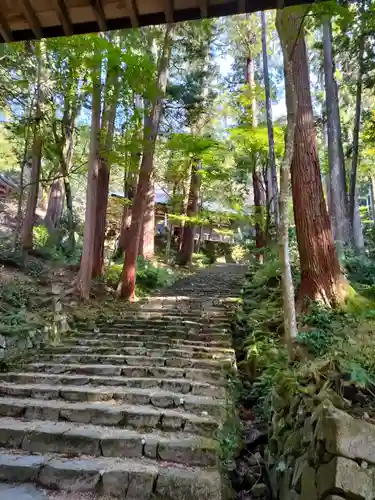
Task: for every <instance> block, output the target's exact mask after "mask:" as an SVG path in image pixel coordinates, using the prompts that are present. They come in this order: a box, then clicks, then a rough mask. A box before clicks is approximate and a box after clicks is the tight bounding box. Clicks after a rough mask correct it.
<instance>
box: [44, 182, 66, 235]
mask: <svg viewBox="0 0 375 500" xmlns="http://www.w3.org/2000/svg"><path fill="white" fill-rule="evenodd" d="M63 208H64V184H63V180H62V179H56V180H55V181H54V183H53V184H52V186H51V188H50V192H49V197H48V205H47V211H46V216H45V217H44V225H45V226H46V227H47V229H48V231H49V232H50V233H53V232H54V231H55V229H56V227H57V226H58V223H59V221H60V219H61V215H62V212H63Z"/></svg>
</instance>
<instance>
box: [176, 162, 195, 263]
mask: <svg viewBox="0 0 375 500" xmlns="http://www.w3.org/2000/svg"><path fill="white" fill-rule="evenodd" d="M199 169H200V161H199V160H198V161H194V160H193V162H192V166H191V180H190V190H189V202H188V206H187V216H188V217H189V218H192V217H197V215H198V208H199V188H200V174H199ZM195 229H196V224H195V223H194V222H193V221H191V220H188V221H187V222H186V223H185V226H184V232H183V234H182V244H181V251H180V257H179V265H180V266H187V265H189V264H191V261H192V258H193V253H194V239H195Z"/></svg>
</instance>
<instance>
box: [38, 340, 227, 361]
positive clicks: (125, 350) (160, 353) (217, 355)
mask: <svg viewBox="0 0 375 500" xmlns="http://www.w3.org/2000/svg"><path fill="white" fill-rule="evenodd" d="M43 352H44V353H47V354H69V353H70V354H80V353H83V354H85V353H87V354H111V353H113V352H116V353H117V354H122V355H128V356H149V357H165V358H170V357H178V358H189V359H224V360H225V359H234V351H233V350H232V349H224V348H221V349H220V348H217V349H215V348H210V347H201V348H195V349H192V348H190V349H186V348H183V347H180V348H174V347H173V348H170V347H167V348H164V349H163V348H159V349H155V348H147V347H144V346H138V347H129V346H117V347H116V348H115V347H114V346H113V345H106V346H103V345H98V344H96V345H91V346H80V345H74V344H73V345H65V343H63V344H62V345H58V346H53V347H48V348H45V349H43Z"/></svg>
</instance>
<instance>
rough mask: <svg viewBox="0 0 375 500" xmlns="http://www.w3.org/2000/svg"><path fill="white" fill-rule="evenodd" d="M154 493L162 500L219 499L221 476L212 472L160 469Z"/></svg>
mask: <svg viewBox="0 0 375 500" xmlns="http://www.w3.org/2000/svg"><path fill="white" fill-rule="evenodd" d="M156 493H157V494H158V495H160V498H163V499H164V500H192V499H199V500H220V498H221V478H220V475H219V474H218V473H213V472H207V473H195V472H193V471H188V470H180V469H161V470H160V473H159V476H158V478H157V481H156Z"/></svg>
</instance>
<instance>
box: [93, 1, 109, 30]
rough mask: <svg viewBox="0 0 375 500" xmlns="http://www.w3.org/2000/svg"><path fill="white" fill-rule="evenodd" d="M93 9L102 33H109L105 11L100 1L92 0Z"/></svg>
mask: <svg viewBox="0 0 375 500" xmlns="http://www.w3.org/2000/svg"><path fill="white" fill-rule="evenodd" d="M90 3H91V8H92V10H93V12H94V16H95V19H96V22H97V23H98V26H99V28H100V31H108V25H107V20H106V18H105V14H104V10H103V7H102V4H101V1H100V0H90Z"/></svg>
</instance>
